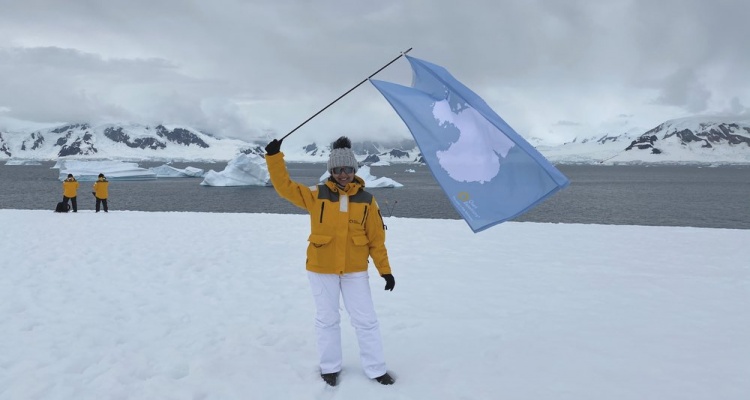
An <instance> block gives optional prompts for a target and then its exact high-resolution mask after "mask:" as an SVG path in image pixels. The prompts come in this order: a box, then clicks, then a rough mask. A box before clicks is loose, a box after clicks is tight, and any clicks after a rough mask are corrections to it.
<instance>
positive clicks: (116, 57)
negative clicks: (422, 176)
mask: <svg viewBox="0 0 750 400" xmlns="http://www.w3.org/2000/svg"><path fill="white" fill-rule="evenodd" d="M749 18H750V2H747V1H744V0H737V1H732V0H711V1H708V0H517V1H507V0H482V1H471V0H464V1H446V0H406V1H392V0H379V1H367V2H365V1H351V0H336V1H331V0H317V1H302V0H295V1H291V0H272V1H271V0H269V1H259V0H245V1H243V0H210V1H193V0H127V1H123V0H106V1H102V0H66V1H51V0H23V1H17V0H0V117H3V118H5V119H6V120H7V119H8V118H14V119H20V120H26V121H35V122H84V121H85V122H91V123H97V122H106V121H131V122H139V123H165V124H186V125H190V126H194V127H196V128H199V129H204V130H207V131H210V132H213V133H215V134H217V135H221V136H227V137H235V138H242V139H257V138H263V137H280V136H283V135H284V134H286V133H287V132H289V131H290V130H292V129H293V128H295V127H296V126H297V125H299V124H300V123H302V122H303V121H304V120H306V119H307V118H308V117H310V116H311V115H313V114H314V113H315V112H317V111H318V110H320V109H321V108H323V107H324V106H325V105H327V104H328V103H329V102H331V101H333V100H334V99H335V98H337V97H338V96H339V95H341V94H343V93H344V92H346V91H347V90H348V89H350V88H351V87H352V86H354V85H355V84H357V83H359V82H360V81H362V80H363V79H364V78H366V77H367V76H368V75H370V74H371V73H373V72H375V71H376V70H377V69H378V68H380V67H381V66H382V65H384V64H386V63H387V62H388V61H390V60H391V59H393V58H395V57H396V56H398V55H399V53H400V52H401V51H404V50H406V49H408V48H410V47H413V48H414V49H413V50H412V51H411V52H410V53H409V55H411V56H414V57H417V58H421V59H424V60H427V61H430V62H433V63H435V64H438V65H441V66H443V67H445V68H446V69H448V71H450V72H451V73H452V74H453V75H454V76H455V77H456V78H457V79H458V80H460V81H462V82H463V83H464V84H466V85H467V86H468V87H469V88H471V89H472V90H474V91H475V92H476V93H477V94H479V95H480V96H481V97H483V98H484V99H485V100H486V101H487V102H488V103H489V104H490V106H492V107H493V109H494V110H495V111H496V112H497V113H498V114H499V115H500V116H501V117H503V118H504V119H505V120H506V121H507V122H508V123H509V124H510V125H511V126H513V127H514V128H515V129H516V131H518V132H519V133H520V134H522V135H523V136H525V137H540V138H545V139H547V140H549V141H564V140H569V139H572V138H573V137H575V136H581V137H583V136H586V137H588V136H594V135H598V134H602V133H615V134H617V133H622V132H624V131H626V130H629V129H638V130H641V131H645V130H648V129H650V128H653V127H654V126H656V125H658V124H659V123H661V122H663V121H665V120H668V119H672V118H679V117H684V116H690V115H701V114H712V115H716V114H722V115H728V116H740V115H747V114H748V107H750V79H748V78H750V72H748V71H750V51H748V49H749V48H750V45H749V44H748V38H750V23H748V20H749ZM376 79H383V80H391V81H395V82H398V83H402V84H407V85H408V84H409V83H410V80H411V72H410V69H409V65H408V62H407V61H406V60H403V59H402V60H399V61H397V62H396V63H394V64H393V65H391V66H390V67H388V68H387V69H386V70H384V71H383V72H381V73H380V74H378V75H377V77H376ZM342 134H347V135H350V136H351V137H352V138H354V139H359V138H378V137H408V135H409V134H408V131H407V129H406V127H405V126H404V125H403V123H402V122H401V120H400V119H399V118H398V116H397V115H396V113H395V112H394V111H393V109H392V108H390V106H389V105H388V103H387V102H386V101H385V99H384V98H383V97H382V96H381V95H380V94H379V93H378V92H377V90H376V89H375V88H374V87H373V86H372V85H370V84H369V83H366V84H364V85H362V86H360V87H359V88H358V89H356V90H355V91H353V92H352V93H351V94H349V95H348V96H346V97H344V98H343V99H342V100H341V101H339V102H338V103H336V104H335V105H334V106H332V107H331V108H329V109H328V110H326V111H325V112H323V113H322V114H320V115H319V116H317V117H316V118H315V119H313V120H312V121H311V122H309V123H308V124H307V125H305V126H304V127H303V128H301V129H300V130H298V131H297V132H295V133H294V134H293V135H292V136H290V139H292V138H297V139H298V140H300V141H302V142H310V141H314V140H319V141H325V140H331V139H333V138H335V137H338V136H340V135H342Z"/></svg>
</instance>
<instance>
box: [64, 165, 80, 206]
mask: <svg viewBox="0 0 750 400" xmlns="http://www.w3.org/2000/svg"><path fill="white" fill-rule="evenodd" d="M62 186H63V203H65V206H66V207H67V206H68V200H70V204H71V205H72V206H73V212H78V201H76V198H77V197H78V181H77V180H76V178H75V177H74V176H73V174H68V178H67V179H65V180H64V181H63V184H62Z"/></svg>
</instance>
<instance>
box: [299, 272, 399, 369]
mask: <svg viewBox="0 0 750 400" xmlns="http://www.w3.org/2000/svg"><path fill="white" fill-rule="evenodd" d="M307 277H308V279H309V280H310V288H311V289H312V293H313V297H314V298H315V308H316V310H317V313H316V315H315V331H316V333H317V336H318V353H319V354H320V372H321V373H322V374H328V373H332V372H339V371H341V358H342V356H341V326H340V324H339V322H340V321H341V316H340V314H339V297H341V296H343V297H344V306H345V307H346V311H347V312H348V313H349V317H350V318H351V321H352V326H353V327H354V330H355V331H356V333H357V341H358V342H359V358H360V360H361V362H362V368H363V369H364V371H365V375H367V377H368V378H370V379H372V378H376V377H378V376H381V375H383V374H385V372H386V368H385V356H384V355H383V344H382V341H381V338H380V327H379V325H378V317H377V315H375V306H374V305H373V303H372V296H371V294H370V277H369V275H368V274H367V272H355V273H352V274H344V275H336V274H318V273H315V272H310V271H307Z"/></svg>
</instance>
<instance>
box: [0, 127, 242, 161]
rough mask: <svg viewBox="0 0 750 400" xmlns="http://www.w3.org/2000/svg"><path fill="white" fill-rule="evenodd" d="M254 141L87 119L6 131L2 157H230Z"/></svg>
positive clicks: (1, 136) (2, 136)
mask: <svg viewBox="0 0 750 400" xmlns="http://www.w3.org/2000/svg"><path fill="white" fill-rule="evenodd" d="M249 146H250V144H248V143H246V142H243V141H241V140H233V139H218V138H215V137H213V136H211V135H208V134H205V133H202V132H199V131H197V130H194V129H191V128H187V127H177V126H164V125H157V126H149V125H138V124H122V125H118V124H102V125H98V126H92V125H89V124H86V123H82V124H71V125H62V126H58V127H52V128H45V129H37V130H33V131H31V132H14V133H8V132H0V159H2V158H14V159H29V160H57V159H59V158H72V159H112V160H118V159H119V160H229V159H231V158H233V157H234V156H235V155H237V154H238V152H239V151H242V150H246V149H247V148H248V147H249Z"/></svg>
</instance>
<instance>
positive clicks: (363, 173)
mask: <svg viewBox="0 0 750 400" xmlns="http://www.w3.org/2000/svg"><path fill="white" fill-rule="evenodd" d="M330 176H331V173H330V172H328V171H326V172H324V173H323V175H321V176H320V179H319V181H320V182H321V183H322V182H325V181H326V180H328V178H329V177H330ZM357 176H358V177H360V178H362V180H364V181H365V187H366V188H397V187H403V186H404V185H402V184H400V183H398V182H396V181H394V180H393V179H391V178H385V177H381V178H376V177H374V176H372V174H371V173H370V167H369V166H368V165H364V166H362V167H360V168H359V169H358V170H357Z"/></svg>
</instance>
